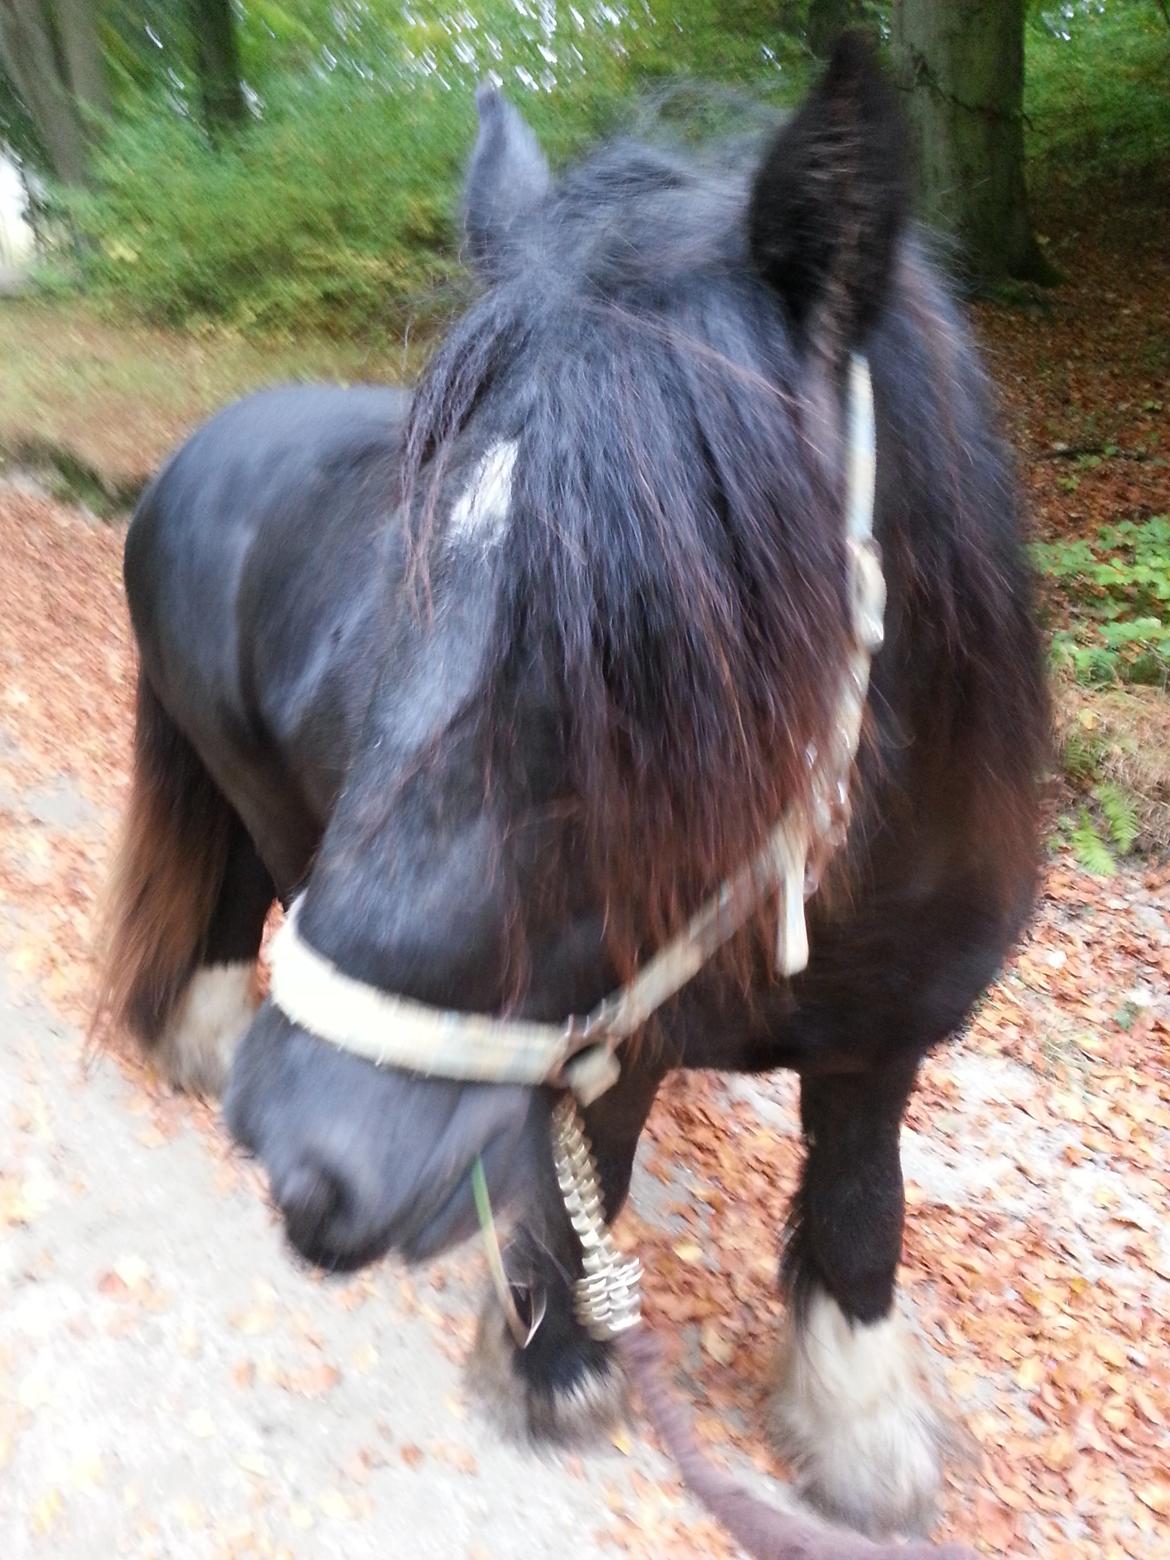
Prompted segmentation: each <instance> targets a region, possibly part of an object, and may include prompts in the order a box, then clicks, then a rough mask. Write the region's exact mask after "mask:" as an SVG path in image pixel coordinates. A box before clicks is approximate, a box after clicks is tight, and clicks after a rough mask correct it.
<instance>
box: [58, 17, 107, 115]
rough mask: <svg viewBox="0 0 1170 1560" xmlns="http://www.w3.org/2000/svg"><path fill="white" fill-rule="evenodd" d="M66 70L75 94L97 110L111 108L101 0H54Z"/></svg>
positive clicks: (87, 107)
mask: <svg viewBox="0 0 1170 1560" xmlns="http://www.w3.org/2000/svg"><path fill="white" fill-rule="evenodd" d="M52 7H53V15H54V17H55V18H56V22H57V37H58V39H59V41H60V45H61V55H62V58H63V60H64V63H65V74H66V77H67V79H68V85H69V86H70V87H71V88H72V91H73V96H74V97H75V98H76V99H77V101H78V102H79V103H80V104H81V105H82V107H83V108H85V109H88V110H89V111H90V112H91V113H93V114H101V115H103V116H104V115H108V114H109V112H110V108H111V104H110V86H109V82H108V81H107V79H106V62H105V56H104V55H103V54H102V40H101V33H100V31H99V29H98V21H99V12H100V6H99V5H98V4H97V0H52Z"/></svg>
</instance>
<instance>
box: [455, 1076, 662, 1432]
mask: <svg viewBox="0 0 1170 1560" xmlns="http://www.w3.org/2000/svg"><path fill="white" fill-rule="evenodd" d="M661 1076H662V1074H661V1072H660V1071H654V1072H643V1071H640V1070H639V1069H638V1068H637V1067H636V1066H631V1065H630V1064H628V1063H627V1065H626V1066H625V1067H623V1070H622V1076H621V1078H620V1080H619V1081H618V1082H617V1083H616V1084H615V1085H614V1087H613V1088H612V1089H611V1090H610V1091H609V1093H608V1094H605V1095H604V1096H603V1097H602V1098H601V1099H600V1100H598V1101H597V1103H596V1104H595V1105H593V1106H591V1107H590V1108H589V1109H587V1110H586V1111H585V1112H584V1117H585V1128H586V1131H587V1132H588V1134H589V1138H590V1141H591V1143H592V1145H593V1155H594V1159H595V1160H596V1162H597V1169H598V1174H599V1177H600V1181H601V1188H602V1195H603V1197H604V1199H605V1210H606V1218H607V1219H608V1220H610V1221H612V1220H613V1219H614V1218H616V1217H617V1214H618V1212H619V1211H620V1209H621V1207H622V1204H623V1203H624V1202H625V1200H626V1194H627V1192H628V1191H629V1188H630V1175H631V1172H632V1170H633V1167H634V1153H635V1151H636V1149H637V1146H638V1138H639V1136H640V1135H641V1131H642V1128H643V1126H644V1125H645V1122H646V1117H647V1115H648V1114H649V1112H650V1106H651V1104H652V1102H653V1100H654V1095H655V1092H656V1091H657V1088H658V1084H659V1081H660V1079H661ZM547 1168H548V1174H547V1178H546V1183H545V1184H544V1185H542V1187H541V1188H540V1197H539V1202H538V1206H537V1208H536V1209H534V1210H533V1212H532V1213H531V1214H530V1215H529V1216H528V1219H527V1221H526V1222H525V1224H524V1225H522V1226H521V1227H520V1228H519V1229H518V1230H517V1232H516V1234H515V1237H514V1238H513V1239H512V1241H511V1242H510V1243H509V1246H508V1250H507V1252H506V1254H505V1266H506V1268H507V1272H508V1277H509V1280H510V1281H511V1283H512V1284H513V1285H514V1286H515V1288H514V1293H515V1294H516V1297H517V1300H518V1305H519V1308H520V1310H521V1312H522V1314H523V1315H524V1316H525V1318H526V1319H527V1318H529V1317H532V1318H533V1319H535V1317H536V1316H540V1317H541V1320H540V1323H539V1326H538V1327H537V1328H536V1331H535V1332H534V1334H533V1336H532V1338H531V1340H530V1342H529V1343H528V1345H527V1347H526V1348H523V1349H522V1348H520V1347H519V1345H518V1344H517V1342H516V1341H515V1339H514V1338H513V1335H512V1332H511V1330H510V1329H509V1327H508V1325H507V1323H506V1321H505V1318H504V1315H503V1311H502V1309H501V1307H500V1304H499V1301H498V1299H497V1297H496V1295H495V1292H494V1290H492V1291H489V1294H488V1296H487V1300H486V1302H485V1305H484V1310H483V1314H482V1316H481V1318H480V1324H479V1336H478V1338H477V1340H476V1345H475V1351H474V1354H473V1356H472V1360H471V1365H470V1369H469V1378H470V1382H471V1385H472V1388H473V1390H474V1391H475V1392H476V1394H477V1395H478V1396H479V1397H480V1398H481V1399H482V1400H483V1401H484V1403H485V1405H486V1406H487V1408H488V1409H489V1411H490V1412H491V1413H492V1415H493V1417H494V1418H495V1419H496V1420H497V1422H498V1423H500V1424H501V1425H502V1427H503V1428H504V1429H505V1430H506V1431H507V1432H508V1433H509V1434H511V1435H512V1436H514V1437H516V1438H527V1437H533V1438H535V1439H538V1440H545V1441H557V1442H561V1443H573V1442H587V1441H589V1440H591V1439H594V1438H596V1437H597V1436H598V1435H599V1434H600V1433H602V1432H604V1431H605V1430H608V1429H611V1428H612V1427H613V1426H614V1425H615V1424H616V1423H617V1422H618V1421H619V1420H620V1419H621V1418H622V1415H623V1412H624V1408H625V1383H624V1380H623V1378H622V1375H621V1372H620V1370H619V1368H618V1366H617V1364H616V1362H615V1360H614V1358H613V1349H612V1345H610V1344H606V1343H599V1342H597V1340H596V1339H593V1338H591V1337H590V1336H589V1334H588V1333H587V1332H586V1331H585V1329H584V1328H583V1327H582V1326H581V1325H580V1323H579V1322H578V1321H577V1319H576V1316H575V1315H574V1311H573V1284H574V1282H575V1281H576V1280H577V1279H578V1278H579V1277H580V1276H581V1250H580V1246H579V1244H578V1242H577V1238H576V1236H575V1235H574V1234H573V1230H572V1228H571V1226H570V1224H569V1221H568V1217H567V1215H566V1214H565V1210H564V1207H563V1205H562V1203H561V1200H560V1194H559V1192H558V1191H557V1187H556V1180H555V1177H554V1176H553V1173H552V1155H551V1144H550V1150H549V1162H548V1167H547ZM542 1312H543V1315H542V1316H541V1313H542Z"/></svg>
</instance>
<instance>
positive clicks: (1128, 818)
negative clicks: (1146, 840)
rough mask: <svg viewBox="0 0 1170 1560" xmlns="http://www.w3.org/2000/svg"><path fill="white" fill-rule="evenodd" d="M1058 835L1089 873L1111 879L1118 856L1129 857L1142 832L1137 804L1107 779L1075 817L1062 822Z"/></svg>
mask: <svg viewBox="0 0 1170 1560" xmlns="http://www.w3.org/2000/svg"><path fill="white" fill-rule="evenodd" d="M1058 832H1059V834H1060V835H1061V836H1062V837H1063V838H1064V839H1065V840H1066V841H1067V843H1068V845H1069V846H1070V848H1071V849H1072V853H1073V855H1074V856H1075V857H1076V859H1077V861H1078V863H1079V864H1080V865H1081V866H1082V867H1084V869H1085V871H1086V872H1096V873H1098V874H1099V875H1100V876H1102V877H1108V876H1109V874H1110V873H1112V872H1116V870H1117V857H1118V856H1128V855H1129V853H1130V851H1131V850H1132V849H1133V848H1134V845H1135V844H1136V842H1137V839H1138V835H1139V834H1140V833H1141V824H1140V821H1139V818H1138V810H1137V804H1136V802H1135V800H1134V798H1133V796H1132V795H1131V794H1130V793H1129V792H1128V791H1127V790H1126V789H1125V787H1124V786H1121V785H1117V784H1115V783H1114V782H1112V781H1108V780H1104V781H1102V782H1101V783H1100V784H1099V785H1095V786H1094V787H1093V789H1092V792H1091V796H1090V801H1089V802H1088V803H1087V804H1086V805H1085V806H1082V807H1079V808H1078V809H1077V812H1076V815H1075V817H1065V818H1063V819H1062V820H1061V821H1060V824H1059V825H1058Z"/></svg>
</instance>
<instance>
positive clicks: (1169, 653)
mask: <svg viewBox="0 0 1170 1560" xmlns="http://www.w3.org/2000/svg"><path fill="white" fill-rule="evenodd" d="M1033 554H1034V557H1035V560H1036V564H1037V567H1038V569H1039V571H1040V574H1041V577H1042V579H1043V580H1044V581H1045V583H1046V586H1047V595H1048V609H1049V613H1050V615H1051V616H1052V618H1053V619H1054V620H1055V622H1056V625H1057V626H1055V628H1054V632H1053V634H1052V656H1053V661H1054V670H1055V672H1056V676H1057V685H1058V699H1057V706H1058V737H1059V742H1060V757H1061V761H1062V767H1063V771H1064V775H1065V778H1066V780H1067V782H1068V783H1069V785H1070V786H1071V788H1072V790H1073V792H1074V794H1075V796H1076V802H1075V805H1074V807H1073V810H1072V811H1071V812H1069V813H1066V814H1065V816H1064V817H1063V818H1062V819H1061V820H1060V821H1059V823H1058V825H1057V837H1058V839H1060V840H1062V841H1063V842H1064V843H1066V844H1067V845H1069V846H1070V847H1071V849H1072V851H1073V853H1074V855H1075V856H1076V859H1077V860H1078V861H1079V862H1080V864H1081V865H1082V866H1083V867H1085V868H1086V869H1087V870H1088V871H1090V872H1102V873H1108V872H1112V871H1113V870H1114V868H1115V866H1116V862H1117V858H1118V857H1121V856H1126V855H1128V854H1130V852H1131V851H1133V850H1134V849H1135V847H1141V846H1145V847H1149V848H1151V849H1165V848H1166V847H1167V845H1168V844H1170V774H1168V773H1167V768H1168V766H1170V754H1168V753H1167V745H1168V738H1170V732H1168V731H1167V730H1166V726H1167V718H1166V710H1167V704H1168V700H1167V693H1166V689H1167V684H1168V682H1170V517H1167V516H1166V515H1156V516H1154V517H1153V518H1152V519H1148V520H1143V521H1134V520H1122V521H1119V522H1117V523H1116V524H1113V525H1105V526H1102V527H1101V528H1100V529H1099V530H1098V531H1096V532H1095V533H1094V534H1093V535H1092V536H1089V537H1082V538H1079V539H1077V540H1073V541H1053V542H1039V543H1036V544H1035V546H1034V548H1033Z"/></svg>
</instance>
